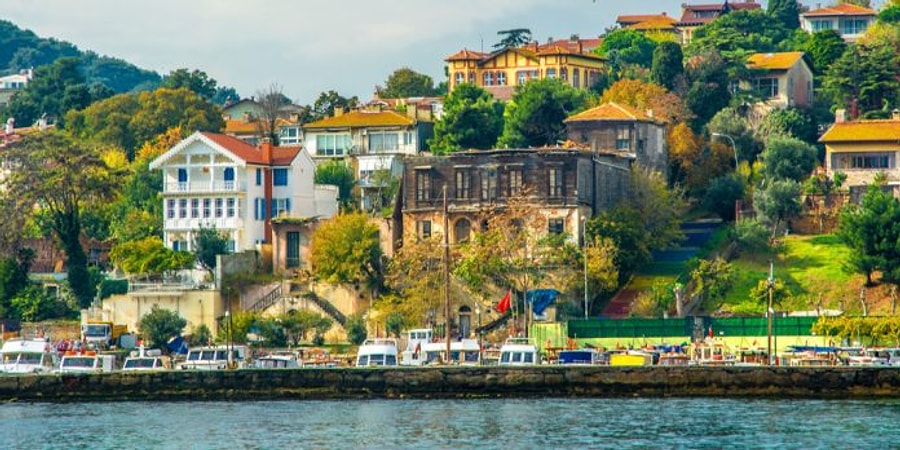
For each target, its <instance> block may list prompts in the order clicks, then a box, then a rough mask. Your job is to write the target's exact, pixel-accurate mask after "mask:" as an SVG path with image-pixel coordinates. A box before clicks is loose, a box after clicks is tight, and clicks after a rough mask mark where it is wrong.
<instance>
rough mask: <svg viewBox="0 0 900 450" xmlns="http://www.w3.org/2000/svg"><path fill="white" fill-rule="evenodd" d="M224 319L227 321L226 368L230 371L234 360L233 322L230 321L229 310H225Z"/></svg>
mask: <svg viewBox="0 0 900 450" xmlns="http://www.w3.org/2000/svg"><path fill="white" fill-rule="evenodd" d="M225 318H226V319H228V343H229V347H228V368H229V369H230V368H231V367H232V363H233V360H234V321H233V320H232V319H231V310H229V309H226V310H225Z"/></svg>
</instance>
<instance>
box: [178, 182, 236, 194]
mask: <svg viewBox="0 0 900 450" xmlns="http://www.w3.org/2000/svg"><path fill="white" fill-rule="evenodd" d="M245 188H246V185H245V183H241V182H237V181H191V182H184V181H179V182H173V183H166V185H165V191H164V192H165V193H179V192H181V193H192V194H193V193H206V192H239V191H243V190H245Z"/></svg>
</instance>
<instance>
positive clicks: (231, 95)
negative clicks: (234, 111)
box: [211, 86, 241, 107]
mask: <svg viewBox="0 0 900 450" xmlns="http://www.w3.org/2000/svg"><path fill="white" fill-rule="evenodd" d="M211 100H212V102H213V103H215V104H216V105H219V106H223V107H224V106H225V105H230V104H234V103H237V102H239V101H241V96H240V95H238V93H237V91H236V90H235V89H234V88H233V87H229V86H219V87H218V88H216V93H215V94H214V95H213V97H212V99H211Z"/></svg>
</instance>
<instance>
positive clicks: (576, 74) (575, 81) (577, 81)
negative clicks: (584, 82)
mask: <svg viewBox="0 0 900 450" xmlns="http://www.w3.org/2000/svg"><path fill="white" fill-rule="evenodd" d="M572 86H575V87H581V71H580V70H578V69H577V68H576V69H573V70H572Z"/></svg>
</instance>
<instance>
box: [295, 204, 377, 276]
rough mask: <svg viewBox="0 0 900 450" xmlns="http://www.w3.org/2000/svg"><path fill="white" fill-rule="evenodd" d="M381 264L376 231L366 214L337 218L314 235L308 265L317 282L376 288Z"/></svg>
mask: <svg viewBox="0 0 900 450" xmlns="http://www.w3.org/2000/svg"><path fill="white" fill-rule="evenodd" d="M380 261H381V246H380V243H379V239H378V228H377V227H376V226H375V225H373V224H372V223H370V222H369V220H368V217H366V215H365V214H361V213H351V214H340V215H337V216H335V217H334V218H333V219H331V220H329V221H327V222H324V223H322V224H321V225H319V227H318V228H317V229H316V231H314V232H313V235H312V242H311V243H310V263H311V264H312V267H313V270H314V272H315V275H316V278H318V279H320V280H325V281H327V282H330V283H352V284H363V285H367V286H369V287H377V286H378V285H379V284H380V281H381V271H380Z"/></svg>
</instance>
